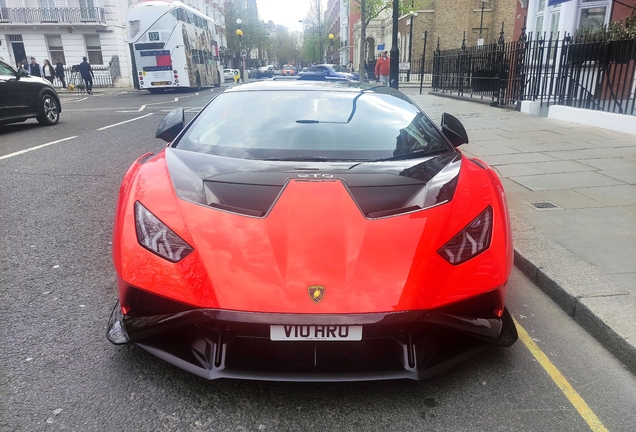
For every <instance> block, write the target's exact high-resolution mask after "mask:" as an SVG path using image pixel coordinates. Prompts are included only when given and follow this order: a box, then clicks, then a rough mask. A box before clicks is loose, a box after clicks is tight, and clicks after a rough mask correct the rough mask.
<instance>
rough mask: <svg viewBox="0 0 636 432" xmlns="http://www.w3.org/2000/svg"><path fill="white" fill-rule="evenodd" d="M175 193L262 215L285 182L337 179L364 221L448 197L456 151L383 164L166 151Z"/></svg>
mask: <svg viewBox="0 0 636 432" xmlns="http://www.w3.org/2000/svg"><path fill="white" fill-rule="evenodd" d="M166 161H167V164H168V169H169V171H170V176H171V178H172V181H173V185H174V187H175V191H176V193H177V196H178V197H179V198H181V199H184V200H188V201H192V202H195V203H198V204H202V205H206V206H211V207H213V208H217V209H219V210H223V211H228V212H232V213H237V214H241V215H245V216H251V217H265V216H267V214H268V212H269V211H270V210H271V209H272V208H273V206H274V205H275V202H276V200H277V199H278V197H279V196H280V194H281V193H282V192H283V190H284V188H285V186H286V185H287V183H288V182H289V181H291V180H297V179H298V180H306V181H311V180H314V181H320V180H340V181H342V183H343V184H344V185H345V187H346V188H347V190H348V191H349V192H350V194H351V196H352V199H353V200H354V201H355V203H356V204H357V206H358V207H359V208H360V211H361V212H362V213H363V214H364V215H365V217H367V218H370V219H375V218H382V217H389V216H395V215H399V214H404V213H408V212H412V211H417V210H421V209H424V208H429V207H433V206H436V205H440V204H444V203H446V202H448V201H450V200H451V199H452V197H453V194H454V192H455V187H456V185H457V178H458V176H459V168H460V165H461V154H460V153H458V152H449V153H445V154H442V155H438V156H433V157H430V158H427V159H410V160H401V161H389V162H386V161H385V162H373V163H357V164H354V165H352V164H351V163H349V162H346V163H345V162H319V163H317V162H287V161H285V162H281V161H258V160H243V159H233V158H227V157H221V156H212V155H206V154H201V153H194V152H189V151H183V150H177V149H171V148H167V149H166Z"/></svg>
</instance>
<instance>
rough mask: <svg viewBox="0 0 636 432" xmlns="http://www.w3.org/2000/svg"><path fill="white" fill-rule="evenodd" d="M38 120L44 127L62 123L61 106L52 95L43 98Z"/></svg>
mask: <svg viewBox="0 0 636 432" xmlns="http://www.w3.org/2000/svg"><path fill="white" fill-rule="evenodd" d="M36 118H37V120H38V122H39V123H40V124H41V125H44V126H53V125H54V124H57V122H58V121H60V106H59V104H58V102H57V101H56V100H55V98H54V97H53V96H51V95H50V94H45V95H44V96H42V99H40V104H39V107H38V116H37V117H36Z"/></svg>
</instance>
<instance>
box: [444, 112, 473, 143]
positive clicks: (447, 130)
mask: <svg viewBox="0 0 636 432" xmlns="http://www.w3.org/2000/svg"><path fill="white" fill-rule="evenodd" d="M442 133H443V134H444V136H446V138H448V140H449V141H450V142H451V144H452V145H454V146H455V147H459V146H460V145H462V144H467V143H468V134H467V133H466V129H464V125H462V122H460V121H459V120H457V118H455V117H453V116H452V115H450V114H448V113H444V114H442Z"/></svg>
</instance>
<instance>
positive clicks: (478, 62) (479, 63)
mask: <svg viewBox="0 0 636 432" xmlns="http://www.w3.org/2000/svg"><path fill="white" fill-rule="evenodd" d="M635 63H636V39H626V40H618V41H596V40H584V39H578V40H575V39H574V38H572V37H570V36H569V35H566V36H564V37H562V38H560V37H559V35H558V34H557V35H556V36H554V37H553V35H550V36H549V37H548V35H545V34H544V35H543V36H540V37H538V38H535V39H533V37H532V35H528V36H527V35H526V34H525V33H522V35H521V38H520V39H519V40H518V41H514V42H509V43H503V31H502V34H501V37H500V40H499V42H498V43H495V44H491V45H485V46H475V47H466V46H465V44H463V45H462V47H461V48H458V49H453V50H444V51H442V50H440V48H439V41H438V47H437V50H436V51H435V55H434V61H433V74H432V89H433V91H436V92H443V93H453V94H457V95H459V96H465V97H470V98H479V99H483V100H487V101H490V102H492V104H493V105H498V106H502V107H517V108H518V107H519V104H520V102H521V101H524V100H527V101H537V102H540V103H541V104H542V105H544V104H545V105H567V106H572V107H578V108H586V109H594V110H601V111H606V112H613V113H620V114H631V115H636V107H635V105H636V103H635V102H636V92H635V87H636V81H635V77H636V67H635Z"/></svg>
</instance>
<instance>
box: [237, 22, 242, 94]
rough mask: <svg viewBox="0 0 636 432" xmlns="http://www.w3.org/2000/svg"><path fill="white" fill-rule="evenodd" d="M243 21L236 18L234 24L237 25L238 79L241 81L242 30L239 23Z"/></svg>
mask: <svg viewBox="0 0 636 432" xmlns="http://www.w3.org/2000/svg"><path fill="white" fill-rule="evenodd" d="M242 22H243V21H242V20H241V19H240V18H237V20H236V26H237V27H238V28H237V29H236V35H237V36H238V40H239V52H238V55H239V70H240V71H241V72H240V74H239V77H240V80H241V82H243V56H242V47H241V43H242V41H243V30H241V23H242Z"/></svg>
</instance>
